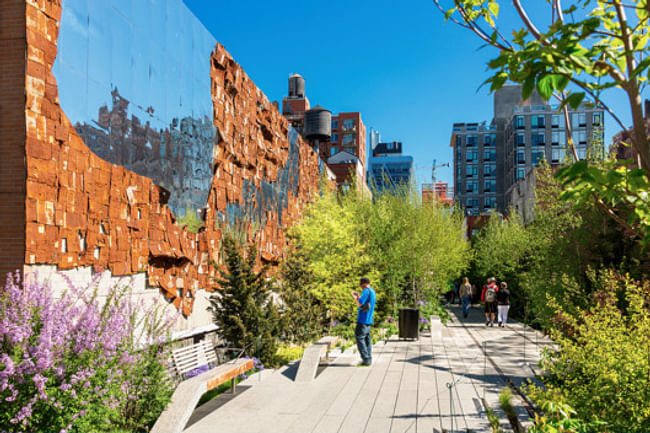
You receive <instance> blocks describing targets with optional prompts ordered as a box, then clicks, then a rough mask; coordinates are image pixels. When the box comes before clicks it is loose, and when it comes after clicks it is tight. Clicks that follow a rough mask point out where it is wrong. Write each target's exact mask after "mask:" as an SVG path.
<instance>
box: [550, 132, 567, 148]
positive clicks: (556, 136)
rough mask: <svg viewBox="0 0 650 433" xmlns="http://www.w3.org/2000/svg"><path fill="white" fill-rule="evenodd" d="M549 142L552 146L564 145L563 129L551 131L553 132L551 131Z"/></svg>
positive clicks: (564, 135) (564, 133) (564, 134)
mask: <svg viewBox="0 0 650 433" xmlns="http://www.w3.org/2000/svg"><path fill="white" fill-rule="evenodd" d="M551 144H552V145H553V146H564V145H566V132H564V131H553V132H551Z"/></svg>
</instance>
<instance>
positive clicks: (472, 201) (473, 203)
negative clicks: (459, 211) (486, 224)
mask: <svg viewBox="0 0 650 433" xmlns="http://www.w3.org/2000/svg"><path fill="white" fill-rule="evenodd" d="M467 207H468V208H473V207H478V198H475V197H468V198H467Z"/></svg>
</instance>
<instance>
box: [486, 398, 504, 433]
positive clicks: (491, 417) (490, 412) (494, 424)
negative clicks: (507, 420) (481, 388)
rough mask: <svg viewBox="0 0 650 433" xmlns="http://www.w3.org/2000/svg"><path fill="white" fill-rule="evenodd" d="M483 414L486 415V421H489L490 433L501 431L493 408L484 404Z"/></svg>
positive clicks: (501, 432) (500, 432)
mask: <svg viewBox="0 0 650 433" xmlns="http://www.w3.org/2000/svg"><path fill="white" fill-rule="evenodd" d="M484 403H485V401H484ZM485 414H486V415H487V419H488V422H489V423H490V430H492V433H503V430H501V426H499V417H498V416H496V415H495V414H494V409H492V408H491V407H487V406H486V409H485Z"/></svg>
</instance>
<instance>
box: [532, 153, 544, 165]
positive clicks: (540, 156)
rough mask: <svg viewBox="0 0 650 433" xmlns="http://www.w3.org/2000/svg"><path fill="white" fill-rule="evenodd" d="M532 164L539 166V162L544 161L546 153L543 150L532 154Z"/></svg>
mask: <svg viewBox="0 0 650 433" xmlns="http://www.w3.org/2000/svg"><path fill="white" fill-rule="evenodd" d="M531 156H532V158H531V159H532V162H533V165H539V162H540V161H541V160H542V159H544V151H543V150H536V151H534V152H533V153H532V155H531Z"/></svg>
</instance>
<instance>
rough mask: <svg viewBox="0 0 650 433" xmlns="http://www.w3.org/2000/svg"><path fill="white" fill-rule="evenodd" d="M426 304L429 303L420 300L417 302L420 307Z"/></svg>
mask: <svg viewBox="0 0 650 433" xmlns="http://www.w3.org/2000/svg"><path fill="white" fill-rule="evenodd" d="M426 304H427V303H426V302H424V301H418V302H417V305H418V306H420V307H423V306H425V305H426Z"/></svg>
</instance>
